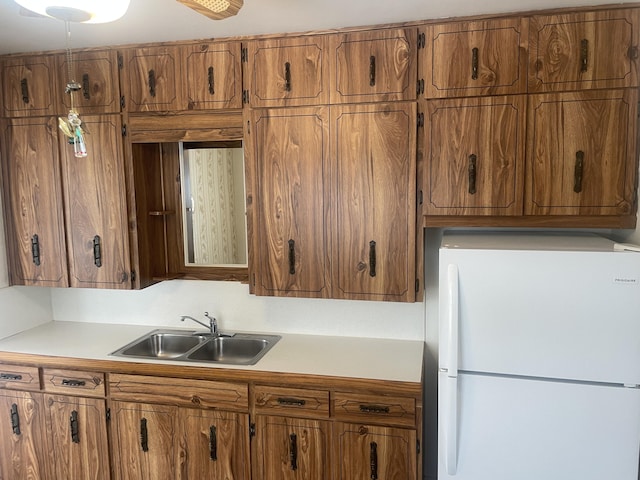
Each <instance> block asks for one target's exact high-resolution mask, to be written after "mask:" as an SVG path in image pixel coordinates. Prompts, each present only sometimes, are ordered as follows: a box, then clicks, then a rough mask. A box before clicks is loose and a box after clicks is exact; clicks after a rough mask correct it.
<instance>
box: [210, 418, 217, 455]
mask: <svg viewBox="0 0 640 480" xmlns="http://www.w3.org/2000/svg"><path fill="white" fill-rule="evenodd" d="M209 458H210V459H211V460H213V461H216V460H218V432H217V430H216V427H215V426H214V425H211V427H209Z"/></svg>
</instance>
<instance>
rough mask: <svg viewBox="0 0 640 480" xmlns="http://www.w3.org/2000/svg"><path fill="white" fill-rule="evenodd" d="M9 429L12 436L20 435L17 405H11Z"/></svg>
mask: <svg viewBox="0 0 640 480" xmlns="http://www.w3.org/2000/svg"><path fill="white" fill-rule="evenodd" d="M11 428H12V430H13V433H14V435H20V415H18V405H16V404H15V403H14V404H13V405H11Z"/></svg>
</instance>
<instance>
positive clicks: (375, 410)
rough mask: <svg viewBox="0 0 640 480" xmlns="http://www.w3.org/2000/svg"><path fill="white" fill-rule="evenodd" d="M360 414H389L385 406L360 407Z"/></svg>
mask: <svg viewBox="0 0 640 480" xmlns="http://www.w3.org/2000/svg"><path fill="white" fill-rule="evenodd" d="M360 411H361V412H362V413H389V411H390V409H389V407H387V406H386V405H360Z"/></svg>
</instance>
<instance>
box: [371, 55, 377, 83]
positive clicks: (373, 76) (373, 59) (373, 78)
mask: <svg viewBox="0 0 640 480" xmlns="http://www.w3.org/2000/svg"><path fill="white" fill-rule="evenodd" d="M375 85H376V56H375V55H371V56H370V57H369V86H371V87H374V86H375Z"/></svg>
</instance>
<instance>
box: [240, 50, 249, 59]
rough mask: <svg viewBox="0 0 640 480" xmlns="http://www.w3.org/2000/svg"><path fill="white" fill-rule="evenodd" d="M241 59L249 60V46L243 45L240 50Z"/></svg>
mask: <svg viewBox="0 0 640 480" xmlns="http://www.w3.org/2000/svg"><path fill="white" fill-rule="evenodd" d="M240 60H242V61H243V62H248V61H249V53H248V52H247V47H242V49H241V51H240Z"/></svg>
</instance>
